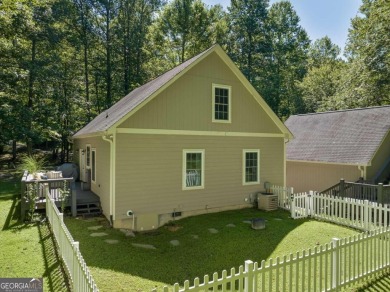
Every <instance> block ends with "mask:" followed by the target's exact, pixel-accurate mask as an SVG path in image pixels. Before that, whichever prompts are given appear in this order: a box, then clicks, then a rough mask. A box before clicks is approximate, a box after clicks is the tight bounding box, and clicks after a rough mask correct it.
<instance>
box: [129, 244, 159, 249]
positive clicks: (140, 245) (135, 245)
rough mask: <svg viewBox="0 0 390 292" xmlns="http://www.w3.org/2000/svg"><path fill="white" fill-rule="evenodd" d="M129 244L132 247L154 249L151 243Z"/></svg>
mask: <svg viewBox="0 0 390 292" xmlns="http://www.w3.org/2000/svg"><path fill="white" fill-rule="evenodd" d="M131 245H132V246H134V247H140V248H145V249H156V247H155V246H154V245H151V244H142V243H132V244H131Z"/></svg>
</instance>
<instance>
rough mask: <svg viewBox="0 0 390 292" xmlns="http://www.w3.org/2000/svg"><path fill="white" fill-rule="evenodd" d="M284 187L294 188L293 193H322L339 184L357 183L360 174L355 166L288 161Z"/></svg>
mask: <svg viewBox="0 0 390 292" xmlns="http://www.w3.org/2000/svg"><path fill="white" fill-rule="evenodd" d="M286 165H287V181H286V185H288V186H290V187H293V188H294V193H301V192H308V191H317V192H321V191H324V190H326V189H328V188H330V187H332V186H334V185H335V184H337V183H339V182H340V179H341V178H344V179H345V180H346V181H357V180H358V179H359V178H360V176H361V172H360V170H359V169H358V166H357V165H340V164H326V163H310V162H297V161H288V160H287V162H286Z"/></svg>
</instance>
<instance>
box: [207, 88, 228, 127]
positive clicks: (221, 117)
mask: <svg viewBox="0 0 390 292" xmlns="http://www.w3.org/2000/svg"><path fill="white" fill-rule="evenodd" d="M212 87H213V92H212V96H213V102H212V103H213V111H212V112H213V122H220V123H230V122H231V91H232V88H231V86H228V85H220V84H213V86H212Z"/></svg>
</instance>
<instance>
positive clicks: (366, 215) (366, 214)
mask: <svg viewBox="0 0 390 292" xmlns="http://www.w3.org/2000/svg"><path fill="white" fill-rule="evenodd" d="M368 211H369V201H368V200H364V214H363V226H364V230H366V231H368V230H369V224H370V218H369V212H368Z"/></svg>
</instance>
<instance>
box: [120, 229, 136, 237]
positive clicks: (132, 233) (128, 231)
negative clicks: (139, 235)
mask: <svg viewBox="0 0 390 292" xmlns="http://www.w3.org/2000/svg"><path fill="white" fill-rule="evenodd" d="M119 230H120V232H122V233H124V234H125V235H126V236H129V237H135V234H134V232H133V231H131V230H130V229H119Z"/></svg>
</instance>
